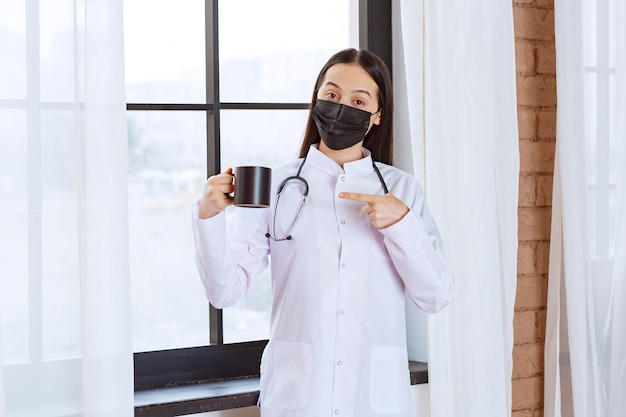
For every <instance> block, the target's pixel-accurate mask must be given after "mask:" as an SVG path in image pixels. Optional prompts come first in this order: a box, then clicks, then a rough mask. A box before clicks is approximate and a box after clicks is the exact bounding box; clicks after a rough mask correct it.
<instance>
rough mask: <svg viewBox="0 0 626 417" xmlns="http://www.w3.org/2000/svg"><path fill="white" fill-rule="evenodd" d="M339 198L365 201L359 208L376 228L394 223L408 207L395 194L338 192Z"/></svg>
mask: <svg viewBox="0 0 626 417" xmlns="http://www.w3.org/2000/svg"><path fill="white" fill-rule="evenodd" d="M339 198H345V199H348V200H354V201H361V202H363V203H366V205H365V206H363V208H362V209H361V211H362V212H363V213H365V215H367V216H368V217H369V218H370V220H371V221H372V224H373V225H374V227H375V228H377V229H384V228H385V227H389V226H391V225H393V224H396V223H397V222H399V221H400V220H402V218H403V217H404V216H405V215H406V214H407V213H408V212H409V208H408V207H407V206H406V205H405V204H404V203H403V202H402V201H400V200H399V199H398V198H397V197H396V196H395V195H393V194H391V193H387V194H385V195H377V194H361V193H345V192H342V193H339Z"/></svg>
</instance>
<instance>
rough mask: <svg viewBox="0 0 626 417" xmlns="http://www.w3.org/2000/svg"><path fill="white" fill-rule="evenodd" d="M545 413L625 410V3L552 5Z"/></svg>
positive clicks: (582, 0) (577, 0) (588, 0)
mask: <svg viewBox="0 0 626 417" xmlns="http://www.w3.org/2000/svg"><path fill="white" fill-rule="evenodd" d="M554 8H555V36H556V38H555V41H556V58H557V85H558V89H557V99H558V111H557V142H556V145H557V146H556V166H555V173H554V176H555V177H554V198H553V207H552V235H551V241H550V247H551V250H550V271H549V281H548V311H547V325H546V346H545V381H546V384H545V410H544V414H545V415H546V416H554V417H556V416H589V415H594V416H616V415H621V414H623V411H624V409H626V399H625V398H624V396H623V393H624V392H625V390H626V333H624V329H625V328H626V304H625V303H626V301H625V300H626V283H625V280H626V246H625V240H626V216H625V214H624V213H625V212H626V193H625V191H624V189H625V185H626V184H625V183H626V169H625V168H624V165H625V164H626V122H625V120H626V117H624V114H626V106H625V96H626V43H625V36H626V32H625V29H624V22H626V6H625V5H624V2H623V1H621V0H574V1H563V0H557V1H555V5H554Z"/></svg>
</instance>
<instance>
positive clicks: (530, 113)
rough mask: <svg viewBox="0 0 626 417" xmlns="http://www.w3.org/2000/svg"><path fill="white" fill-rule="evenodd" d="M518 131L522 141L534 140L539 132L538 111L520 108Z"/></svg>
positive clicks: (518, 110)
mask: <svg viewBox="0 0 626 417" xmlns="http://www.w3.org/2000/svg"><path fill="white" fill-rule="evenodd" d="M517 129H518V133H519V137H520V139H534V138H535V134H536V131H537V110H535V109H529V108H518V109H517Z"/></svg>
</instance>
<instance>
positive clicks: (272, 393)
mask: <svg viewBox="0 0 626 417" xmlns="http://www.w3.org/2000/svg"><path fill="white" fill-rule="evenodd" d="M270 345H271V351H270V352H269V353H271V359H270V358H267V359H270V361H265V363H264V364H262V368H265V369H266V372H268V371H269V376H270V378H269V380H267V379H266V378H264V382H263V383H262V386H261V391H262V392H263V391H264V389H263V388H264V387H263V385H266V387H265V392H264V393H262V395H263V397H262V402H263V404H262V405H270V406H271V405H273V406H276V407H279V408H284V409H288V410H295V411H300V410H302V409H303V408H304V407H306V406H307V404H308V403H309V400H310V396H311V373H312V368H313V347H312V345H311V344H309V343H294V342H281V341H275V340H273V341H271V342H270ZM268 362H270V363H268ZM268 368H270V369H268Z"/></svg>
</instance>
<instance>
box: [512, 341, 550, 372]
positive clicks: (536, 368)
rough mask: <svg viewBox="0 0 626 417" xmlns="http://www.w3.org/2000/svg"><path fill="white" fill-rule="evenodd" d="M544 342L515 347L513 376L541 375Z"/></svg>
mask: <svg viewBox="0 0 626 417" xmlns="http://www.w3.org/2000/svg"><path fill="white" fill-rule="evenodd" d="M542 372H543V344H541V343H526V344H519V345H515V346H514V347H513V378H522V377H529V376H535V375H541V373H542Z"/></svg>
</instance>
